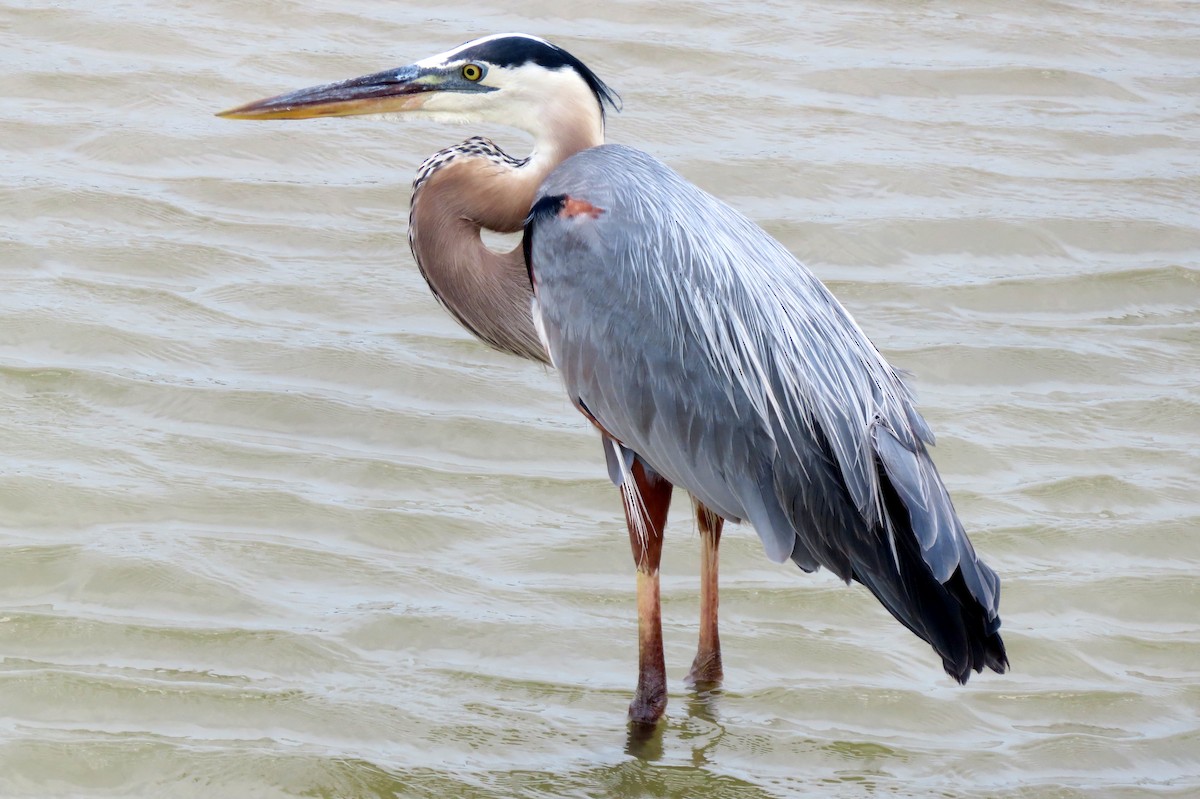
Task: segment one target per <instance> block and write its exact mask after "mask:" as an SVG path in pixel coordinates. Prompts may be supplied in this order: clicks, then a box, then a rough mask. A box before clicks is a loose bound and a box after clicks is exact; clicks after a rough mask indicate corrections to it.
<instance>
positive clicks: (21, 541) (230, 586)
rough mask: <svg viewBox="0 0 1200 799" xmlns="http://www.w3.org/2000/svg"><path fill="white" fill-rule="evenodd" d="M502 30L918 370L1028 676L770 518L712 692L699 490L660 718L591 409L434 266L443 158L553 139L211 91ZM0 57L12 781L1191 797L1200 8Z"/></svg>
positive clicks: (96, 15) (819, 13)
mask: <svg viewBox="0 0 1200 799" xmlns="http://www.w3.org/2000/svg"><path fill="white" fill-rule="evenodd" d="M585 15H586V16H585ZM504 30H525V31H528V32H532V33H538V34H542V35H545V36H548V37H550V38H553V39H555V40H557V41H559V42H560V43H562V44H565V45H567V46H568V47H569V48H570V49H571V50H573V51H574V52H575V53H576V54H577V55H579V56H580V57H581V58H583V60H584V61H586V62H587V63H588V64H589V65H591V66H592V67H593V68H595V69H596V70H597V71H598V72H599V73H600V74H601V75H602V76H603V77H604V78H605V79H606V80H608V81H609V82H610V83H611V84H612V85H613V86H614V87H615V88H617V89H618V90H620V91H621V92H622V94H623V96H624V99H625V111H624V113H622V114H620V115H618V116H616V117H615V118H613V119H612V121H611V125H610V137H611V138H612V139H613V140H615V141H621V142H624V143H628V144H633V145H636V146H639V147H642V148H644V149H646V150H649V151H651V152H653V153H655V154H656V155H658V156H660V157H662V158H663V159H665V160H666V161H667V162H668V163H670V164H672V165H674V166H675V167H677V168H678V169H680V170H681V171H682V172H684V174H685V175H687V176H688V177H690V178H691V179H693V180H695V181H696V182H698V183H700V184H701V185H703V186H704V187H706V188H708V189H710V190H712V191H713V192H715V193H716V194H718V195H720V196H723V197H725V198H726V199H728V200H729V201H730V202H732V203H733V204H734V205H736V206H737V207H739V208H741V209H742V210H744V211H746V212H747V213H749V214H750V215H752V216H753V217H755V218H756V219H758V220H759V221H760V222H761V223H762V224H763V225H764V226H766V227H767V229H768V230H770V231H771V232H772V233H774V234H775V235H777V236H779V237H780V238H781V239H782V240H783V241H784V242H785V243H787V244H788V245H789V246H790V247H791V248H792V249H793V250H794V251H795V252H796V253H797V254H798V255H799V256H800V257H801V258H803V259H804V260H805V261H806V262H808V263H809V264H810V265H811V266H812V267H813V268H814V269H815V270H816V271H817V273H818V274H819V275H821V276H822V277H823V278H824V279H825V280H826V281H827V282H828V283H829V284H830V285H831V287H832V288H833V289H834V290H835V291H836V292H837V294H838V295H839V296H840V297H841V298H842V300H843V302H844V303H845V304H846V305H847V306H848V307H849V308H850V309H851V310H852V312H853V313H854V314H855V315H856V317H857V318H858V319H859V321H860V322H861V324H862V325H863V327H864V328H865V329H866V330H867V331H868V333H869V334H870V335H871V336H872V338H873V339H874V341H875V342H876V343H877V344H878V345H879V346H880V347H881V348H882V349H883V350H884V351H885V352H886V353H887V354H888V356H889V357H890V358H891V359H892V360H893V361H894V362H895V363H896V364H898V365H900V366H903V367H906V368H908V369H910V370H912V371H913V372H914V373H915V375H916V378H915V384H916V386H917V388H918V390H919V392H920V395H921V398H922V407H923V409H924V410H925V412H926V415H927V416H928V418H929V419H930V421H931V422H932V423H933V425H934V428H935V430H936V431H937V432H938V433H939V436H940V438H939V446H938V449H937V452H936V453H935V454H936V456H937V460H938V463H939V465H940V467H941V470H942V472H943V474H944V475H945V477H946V480H947V482H948V484H949V485H950V487H951V490H952V492H953V494H954V496H955V499H956V503H957V506H958V508H959V510H960V512H961V514H962V516H963V518H964V521H965V522H966V524H967V526H968V528H969V529H970V531H971V533H972V537H973V539H974V541H975V543H976V546H977V548H978V549H979V550H980V551H981V552H983V553H984V554H985V555H986V557H987V559H988V560H989V562H990V563H992V564H993V565H994V566H995V568H996V569H997V571H998V572H999V573H1000V574H1001V575H1002V578H1003V580H1004V599H1003V604H1002V609H1003V615H1004V620H1005V639H1006V641H1007V642H1008V645H1009V652H1010V656H1011V660H1012V664H1013V671H1012V673H1011V674H1009V675H1006V676H1003V677H1000V676H996V675H985V676H983V677H982V678H977V679H975V680H973V681H972V682H971V683H970V685H969V686H968V687H966V688H959V687H957V686H955V685H953V684H952V682H951V681H950V680H949V679H948V678H947V677H945V675H944V674H943V673H942V671H941V669H940V667H939V666H938V664H937V662H936V658H935V657H934V656H933V654H932V652H931V651H930V650H929V649H928V647H926V646H925V645H924V644H922V643H921V642H919V641H918V640H917V639H915V638H914V637H912V636H911V635H910V634H908V633H907V632H906V631H905V630H903V629H902V628H901V627H900V626H899V625H897V624H895V623H894V622H893V621H892V620H891V619H890V617H888V616H887V615H886V613H885V612H884V611H883V610H882V609H881V608H880V607H879V606H878V605H877V604H876V603H875V601H874V600H873V599H872V598H871V597H870V596H869V595H868V594H867V593H866V592H865V591H862V590H853V589H847V588H845V587H843V586H842V585H841V584H839V583H838V582H837V581H836V580H834V579H832V578H830V577H829V576H828V575H817V576H815V577H805V576H804V575H801V574H800V573H799V572H798V571H797V570H795V569H794V568H788V567H779V566H775V565H773V564H771V563H769V562H768V561H767V560H766V559H765V557H764V556H763V555H762V553H761V551H760V546H759V544H758V542H757V540H756V537H755V536H754V535H753V533H752V532H751V531H749V530H744V529H741V530H734V531H732V532H731V534H729V535H728V536H727V537H726V540H725V542H724V543H723V547H722V571H723V573H722V585H723V595H722V622H723V630H722V637H723V642H724V645H725V665H726V673H727V683H726V686H725V690H724V691H723V693H721V694H720V695H718V696H697V695H694V694H692V693H689V692H688V691H687V690H686V689H685V688H684V687H683V686H682V677H683V675H684V674H685V672H686V670H687V666H688V665H689V663H690V659H691V654H692V649H693V647H694V641H695V635H696V621H697V618H696V617H697V599H698V581H697V570H698V560H699V558H698V541H697V537H696V534H695V532H694V530H693V529H692V526H691V522H690V519H689V517H688V513H687V508H686V505H684V504H680V505H679V506H678V507H677V508H676V509H675V523H674V525H673V526H672V527H671V529H670V530H669V531H668V543H667V547H666V553H665V556H664V578H663V594H664V617H665V636H666V646H667V658H668V670H669V675H670V677H671V679H672V684H671V688H672V693H671V700H670V707H669V709H668V714H669V717H668V721H667V723H666V724H665V726H664V727H663V728H662V729H661V730H660V734H658V735H655V736H651V737H650V738H649V739H648V740H630V739H629V738H628V736H627V732H626V726H625V708H626V704H627V702H628V698H629V695H630V692H631V690H632V687H633V683H634V677H635V669H636V628H635V623H636V622H635V607H634V595H633V584H634V579H633V570H632V564H631V560H630V557H629V553H628V546H627V543H626V540H625V533H624V530H623V527H622V525H621V522H620V510H619V505H618V502H617V498H616V495H615V493H614V491H613V490H612V488H611V485H610V484H609V483H608V481H607V479H606V476H605V471H604V468H603V458H602V456H601V454H600V450H599V447H598V446H597V443H596V441H595V437H594V434H593V433H592V432H591V431H590V430H589V428H588V426H587V424H586V423H585V422H584V421H583V420H582V419H581V418H580V417H579V416H578V414H577V413H575V411H574V410H572V409H571V408H570V406H569V405H568V403H567V402H565V401H564V399H563V396H562V395H561V392H560V390H559V388H558V386H557V383H556V379H555V377H554V375H553V374H552V373H548V372H545V371H544V370H542V369H540V368H538V367H535V366H532V365H530V364H525V363H522V362H518V361H516V360H513V359H510V358H506V357H504V356H501V355H497V354H493V353H492V352H490V351H488V350H486V349H484V348H483V347H482V346H480V345H478V344H476V343H475V342H474V341H472V340H471V339H470V338H469V337H468V336H467V335H466V334H465V333H463V332H462V331H461V330H459V329H458V328H457V326H456V325H455V324H454V323H453V322H452V321H451V320H450V319H449V318H448V317H447V316H446V315H445V314H444V313H443V312H442V311H441V310H440V309H439V308H438V307H437V305H436V304H435V302H434V300H433V299H432V298H431V296H430V295H429V293H428V291H427V289H426V288H425V287H424V284H423V282H422V280H421V278H420V276H419V275H418V273H417V271H416V269H415V267H414V265H413V264H412V261H411V257H410V255H409V253H408V249H407V242H406V230H405V223H406V218H407V206H408V194H409V182H410V180H411V176H412V173H413V171H414V169H415V167H416V165H417V164H418V163H419V162H420V161H421V160H422V159H423V158H424V157H425V156H426V155H427V154H429V153H431V152H433V151H434V150H436V149H439V148H440V147H442V146H445V145H446V144H448V143H451V142H453V141H458V140H460V139H462V138H465V137H466V136H467V135H469V134H472V133H488V134H490V135H493V136H494V137H495V138H497V140H498V141H500V142H501V143H502V144H505V145H506V146H508V147H509V148H510V149H512V150H513V151H520V148H521V146H522V145H521V142H522V139H521V138H520V137H519V136H517V135H515V134H506V133H505V132H504V131H500V130H491V131H485V130H479V129H469V130H461V129H453V128H447V127H436V126H432V125H428V124H414V123H412V122H411V121H397V120H381V119H357V120H339V121H329V122H311V123H296V124H291V125H286V124H285V125H265V124H262V125H250V124H246V123H240V124H234V123H231V122H226V121H222V120H218V119H215V118H213V117H212V116H211V113H212V112H214V111H216V110H219V109H222V108H225V107H228V106H229V105H231V104H233V103H235V102H241V101H245V100H250V99H253V98H256V97H260V96H263V95H265V94H269V93H274V92H276V91H279V90H283V89H288V88H294V87H299V86H305V85H309V84H313V83H319V82H323V81H326V80H331V79H335V78H340V77H349V76H352V75H357V74H361V73H365V72H369V71H374V70H377V69H381V68H384V67H387V66H393V65H399V64H402V63H407V62H409V61H410V60H413V59H415V58H419V57H422V56H425V55H428V54H431V53H433V52H437V51H439V50H442V49H445V48H446V47H449V46H452V45H454V44H457V43H458V42H461V41H463V40H465V39H467V38H470V37H471V36H474V35H477V34H480V33H486V32H492V31H504ZM0 38H2V41H3V43H4V45H3V48H2V50H0V52H2V53H3V69H2V70H0V225H2V226H0V269H2V270H3V277H2V279H3V287H4V290H3V292H0V424H2V429H0V442H3V443H2V444H0V453H2V455H0V512H2V516H0V525H2V526H0V795H2V796H6V797H9V796H11V797H51V796H114V797H115V796H121V797H124V796H171V797H189V796H203V797H210V796H211V797H217V796H220V797H225V796H230V797H282V796H323V797H365V796H392V795H400V796H437V797H442V796H463V797H483V796H489V797H491V796H505V797H507V796H519V797H542V796H544V797H560V796H580V797H583V796H587V797H591V796H628V797H632V796H670V797H696V796H722V797H767V796H772V797H773V796H799V795H803V796H837V797H842V796H847V797H858V796H906V797H927V796H950V797H960V796H970V797H994V796H1020V797H1056V798H1057V797H1063V798H1074V797H1082V796H1103V797H1134V796H1139V797H1140V796H1171V797H1175V796H1178V797H1186V796H1196V795H1200V581H1198V580H1197V569H1198V568H1200V530H1198V527H1200V501H1198V500H1197V495H1198V489H1197V482H1198V478H1200V466H1198V461H1197V455H1196V452H1197V448H1198V447H1200V421H1198V419H1200V395H1198V394H1197V389H1196V385H1197V378H1198V375H1200V328H1198V323H1200V311H1198V310H1197V309H1198V307H1200V272H1198V266H1200V100H1198V99H1197V98H1200V47H1198V46H1197V41H1198V40H1200V7H1198V6H1197V5H1196V4H1194V3H1174V2H1151V1H1150V0H1144V1H1143V2H1133V3H1125V4H1097V3H1087V2H1074V3H1056V2H1019V3H991V2H980V1H978V0H969V1H968V2H966V3H958V4H954V5H952V6H951V5H938V4H911V3H898V2H861V3H859V2H856V3H847V4H832V3H829V4H804V5H794V4H792V3H784V2H775V3H737V2H733V1H732V0H726V1H725V2H714V3H704V4H667V3H656V2H645V1H644V0H636V1H635V2H628V3H614V4H610V5H601V4H593V5H589V6H587V7H586V8H585V7H583V6H579V7H578V8H571V9H567V8H564V7H563V6H562V5H561V4H550V3H543V2H532V1H530V2H509V3H503V4H498V5H492V6H476V5H469V6H468V5H463V6H461V7H460V6H457V5H454V4H439V3H418V2H413V3H386V4H383V3H372V2H367V1H366V0H351V2H341V3H334V2H331V0H313V2H308V3H290V2H268V3H245V2H237V3H235V2H229V0H198V1H197V2H194V3H189V4H181V3H164V2H151V3H150V4H133V3H111V4H99V3H85V2H82V1H81V0H68V2H63V3H55V4H46V3H33V2H8V3H4V4H3V5H2V6H0Z"/></svg>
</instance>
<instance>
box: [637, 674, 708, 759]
mask: <svg viewBox="0 0 1200 799" xmlns="http://www.w3.org/2000/svg"><path fill="white" fill-rule="evenodd" d="M723 694H724V692H723V691H722V690H721V689H720V687H719V686H715V685H713V686H708V687H701V686H698V687H697V688H696V689H695V690H692V691H689V692H688V695H687V697H686V699H685V700H684V708H685V709H686V710H687V718H685V719H681V720H679V721H677V722H675V723H672V722H671V720H670V716H669V715H668V716H666V717H664V719H663V720H661V721H659V722H658V723H657V724H636V723H634V722H630V723H629V726H628V728H627V731H626V735H625V754H627V755H629V756H630V757H635V758H637V759H638V760H644V761H647V762H654V761H657V760H661V759H662V757H663V746H664V744H663V737H664V735H665V734H666V732H667V730H677V731H678V733H679V740H680V741H683V742H689V743H691V744H692V764H693V765H696V766H703V765H705V764H707V763H708V762H709V757H708V753H709V752H710V751H711V750H712V749H713V748H714V747H715V746H716V745H717V743H718V742H719V741H720V740H721V738H722V737H724V735H725V727H724V726H723V725H722V724H721V721H720V714H719V713H718V709H719V706H720V702H721V697H722V695H723Z"/></svg>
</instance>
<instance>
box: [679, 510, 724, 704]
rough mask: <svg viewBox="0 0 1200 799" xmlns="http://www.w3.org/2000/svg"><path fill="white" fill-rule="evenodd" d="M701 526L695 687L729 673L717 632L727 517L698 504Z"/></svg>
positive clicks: (692, 676) (693, 671)
mask: <svg viewBox="0 0 1200 799" xmlns="http://www.w3.org/2000/svg"><path fill="white" fill-rule="evenodd" d="M696 521H697V523H698V524H699V527H700V547H701V549H700V645H699V646H698V647H697V648H696V659H695V660H693V661H692V669H691V671H689V672H688V676H687V683H688V684H689V685H692V686H704V685H709V686H711V685H717V684H719V683H720V682H721V679H722V678H723V677H724V676H725V672H724V670H723V669H722V668H721V638H720V636H718V634H717V563H718V561H717V547H718V546H720V543H721V528H722V527H723V526H724V525H725V520H724V519H722V518H721V517H720V516H718V515H717V514H715V513H713V512H712V511H711V510H709V509H708V508H706V507H704V506H703V505H701V504H700V503H699V502H697V503H696Z"/></svg>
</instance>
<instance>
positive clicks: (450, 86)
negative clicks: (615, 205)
mask: <svg viewBox="0 0 1200 799" xmlns="http://www.w3.org/2000/svg"><path fill="white" fill-rule="evenodd" d="M618 103H619V98H618V96H617V94H616V93H615V92H614V91H613V90H612V89H610V88H608V86H606V85H605V84H604V82H603V81H601V80H600V79H599V78H598V77H596V74H595V73H594V72H592V71H591V70H590V69H588V68H587V67H586V66H585V65H584V64H583V62H581V61H580V60H579V59H578V58H576V57H575V56H573V55H571V54H570V53H568V52H567V51H566V50H563V49H562V48H560V47H557V46H555V45H553V44H551V43H549V42H547V41H546V40H544V39H539V38H538V37H536V36H529V35H527V34H521V33H508V34H498V35H493V36H485V37H483V38H481V39H475V40H473V41H470V42H467V43H466V44H463V45H460V46H458V47H455V48H454V49H453V50H447V51H446V52H444V53H439V54H438V55H435V56H430V57H429V58H425V59H422V60H420V61H418V62H416V63H415V64H410V65H409V66H404V67H399V68H396V69H388V70H384V71H383V72H376V73H374V74H372V75H364V76H363V77H360V78H352V79H350V80H345V81H340V82H338V83H329V84H325V85H323V86H314V87H311V88H307V89H300V90H299V91H294V92H289V93H287V94H280V95H277V96H275V97H268V98H266V99H265V100H257V101H255V102H253V103H247V104H246V105H242V106H238V107H237V108H231V109H229V110H228V111H222V112H221V113H220V114H218V116H222V117H226V118H229V119H312V118H317V117H334V116H352V115H358V114H385V113H397V112H402V113H410V114H414V115H418V116H423V117H426V118H432V119H435V120H439V121H446V122H475V121H488V122H496V123H500V124H505V125H512V126H514V127H518V128H522V129H524V130H527V131H529V132H531V133H534V134H535V135H537V134H539V133H541V132H542V130H543V128H544V126H545V125H546V124H547V120H548V119H552V118H554V117H555V116H556V115H558V114H559V113H561V112H562V110H563V109H564V108H571V109H572V110H573V111H574V112H575V113H583V112H586V113H590V114H594V115H595V117H596V119H597V120H598V123H599V124H601V125H602V124H603V118H604V110H605V106H606V105H607V106H610V107H612V108H617V107H618Z"/></svg>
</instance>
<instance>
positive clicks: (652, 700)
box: [621, 458, 672, 724]
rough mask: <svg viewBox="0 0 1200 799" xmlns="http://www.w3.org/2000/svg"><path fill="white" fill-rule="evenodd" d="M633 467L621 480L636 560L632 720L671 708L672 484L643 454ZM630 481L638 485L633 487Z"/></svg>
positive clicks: (649, 719) (645, 720) (653, 717)
mask: <svg viewBox="0 0 1200 799" xmlns="http://www.w3.org/2000/svg"><path fill="white" fill-rule="evenodd" d="M630 472H631V476H632V478H633V480H632V481H630V480H629V479H628V478H627V479H626V482H625V483H623V484H622V485H621V493H622V498H623V499H624V500H625V502H624V505H625V521H626V524H627V525H628V527H629V543H630V546H631V547H632V549H633V561H634V564H635V565H636V566H637V600H638V684H637V691H636V692H635V693H634V695H633V701H632V702H631V703H630V704H629V720H630V721H632V722H634V723H635V724H654V723H655V722H657V721H658V720H659V719H660V718H662V714H663V712H664V711H665V710H666V709H667V668H666V663H665V662H664V659H663V637H662V607H661V605H660V603H659V590H658V566H659V563H660V562H661V560H662V541H663V529H664V528H665V527H666V524H667V510H668V509H669V507H670V505H671V489H672V486H671V484H670V483H669V482H667V481H666V480H664V479H663V478H662V477H660V476H658V475H657V474H655V473H654V472H653V471H651V470H648V469H646V467H645V465H644V464H643V463H642V462H641V460H640V459H636V458H635V459H634V462H633V466H632V468H631V469H630ZM630 482H632V483H633V484H634V486H635V487H636V490H630V486H629V483H630Z"/></svg>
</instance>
